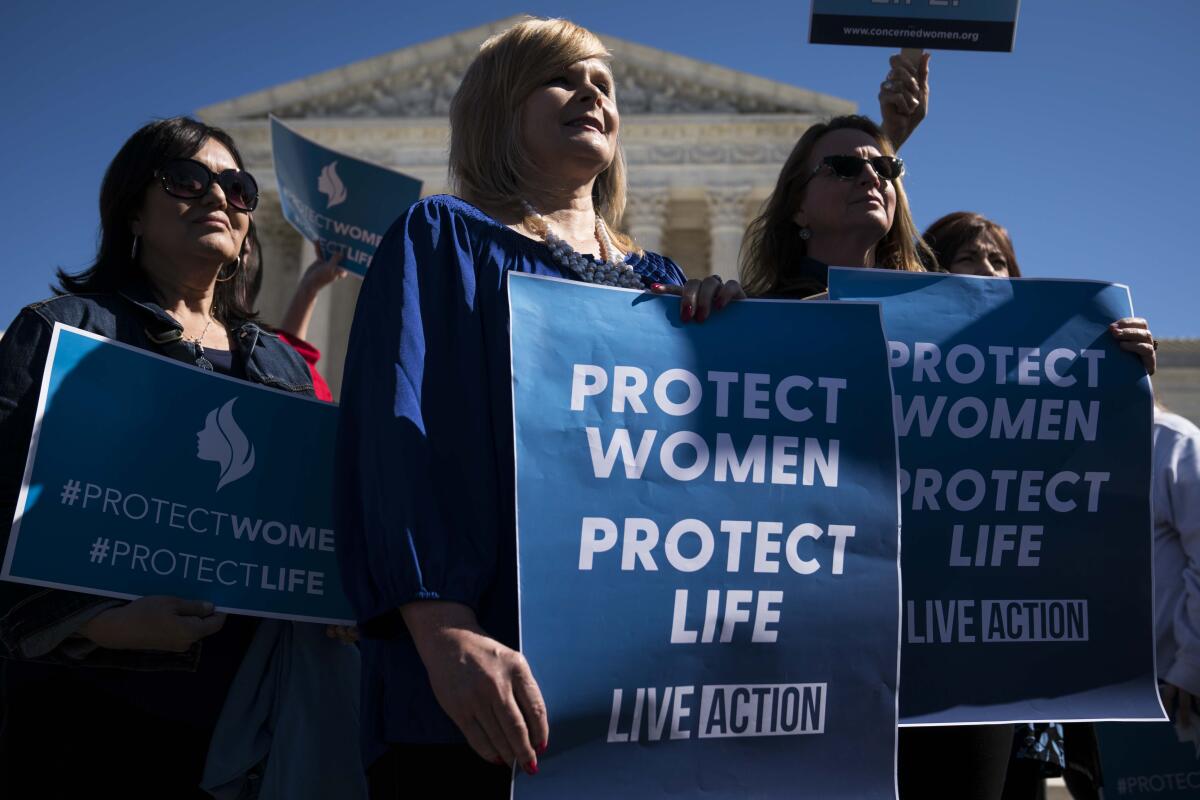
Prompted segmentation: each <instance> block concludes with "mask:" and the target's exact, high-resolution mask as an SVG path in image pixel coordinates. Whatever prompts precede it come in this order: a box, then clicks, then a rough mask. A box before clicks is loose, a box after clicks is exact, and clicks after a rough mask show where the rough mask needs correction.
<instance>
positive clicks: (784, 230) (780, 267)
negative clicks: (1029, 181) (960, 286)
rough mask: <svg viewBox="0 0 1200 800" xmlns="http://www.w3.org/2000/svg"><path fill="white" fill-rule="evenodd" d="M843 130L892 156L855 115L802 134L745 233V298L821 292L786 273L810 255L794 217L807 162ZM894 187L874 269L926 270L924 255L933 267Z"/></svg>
mask: <svg viewBox="0 0 1200 800" xmlns="http://www.w3.org/2000/svg"><path fill="white" fill-rule="evenodd" d="M843 129H851V130H858V131H862V132H863V133H865V134H867V135H868V136H870V137H871V138H872V139H874V140H875V142H876V144H877V145H878V147H879V152H881V153H883V154H884V155H888V156H891V155H895V154H896V149H895V148H894V147H892V143H891V142H890V141H889V140H888V138H887V137H886V136H885V135H884V134H883V131H882V130H880V128H879V126H878V125H876V124H875V123H874V122H872V121H871V120H870V119H868V118H866V117H862V116H859V115H857V114H848V115H846V116H842V117H834V118H833V119H831V120H829V121H828V122H824V123H818V124H816V125H813V126H812V127H811V128H809V129H808V130H806V131H805V132H804V135H803V136H801V137H800V141H798V142H796V146H795V147H794V148H792V152H791V155H789V156H788V159H787V161H786V162H784V165H783V169H782V170H780V172H779V180H778V181H777V182H776V183H775V190H774V191H773V192H771V196H770V197H769V198H767V203H766V206H765V208H764V210H763V212H762V213H761V214H759V215H758V216H757V217H755V219H754V221H753V222H751V223H750V226H749V227H748V228H747V229H746V238H745V241H744V244H743V246H742V252H741V275H742V286H743V288H744V289H745V291H746V294H747V295H749V296H751V297H756V296H761V295H768V294H782V293H786V292H791V293H796V292H797V291H807V292H808V293H809V294H816V293H818V292H823V291H825V289H826V287H824V286H816V285H815V284H813V285H805V284H803V281H798V280H796V279H795V278H794V277H793V276H791V275H789V271H790V270H791V269H794V268H795V265H796V264H797V263H798V262H799V261H800V259H801V258H804V256H806V255H807V253H808V248H807V246H806V245H805V242H804V240H803V239H801V238H800V236H799V229H798V227H797V226H796V223H795V221H794V220H793V219H792V217H793V215H794V214H795V213H796V209H797V208H799V206H800V199H801V197H802V196H803V193H804V187H805V186H806V185H807V183H808V179H809V177H810V176H811V174H812V166H811V165H810V164H809V163H808V160H809V157H810V156H811V155H812V151H813V148H815V147H816V144H817V141H818V140H819V139H820V138H821V137H822V136H824V135H825V134H827V133H829V132H830V131H836V130H843ZM892 185H893V186H895V188H896V214H895V216H894V218H893V220H892V227H891V228H890V229H889V230H888V232H887V233H885V234H884V235H883V238H882V239H880V241H879V243H878V244H877V245H876V246H875V266H876V267H878V268H880V269H898V270H906V271H908V272H924V271H925V267H924V266H922V256H926V257H928V258H929V259H930V261H929V262H928V263H932V257H933V254H932V252H930V250H929V248H928V246H926V244H925V243H924V242H923V241H922V240H921V237H920V236H919V235H918V233H917V226H916V225H915V224H913V220H912V214H911V213H910V211H909V209H908V197H907V195H905V193H904V185H903V183H902V182H901V181H900V180H899V179H897V180H895V181H893V182H892Z"/></svg>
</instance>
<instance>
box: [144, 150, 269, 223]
mask: <svg viewBox="0 0 1200 800" xmlns="http://www.w3.org/2000/svg"><path fill="white" fill-rule="evenodd" d="M154 176H155V177H156V178H158V179H159V180H160V181H161V182H162V188H163V191H164V192H166V193H167V194H169V195H171V196H172V197H178V198H180V199H182V200H195V199H197V198H200V197H204V195H206V194H208V190H209V188H210V187H211V186H212V185H213V182H214V181H215V182H216V183H217V185H218V186H220V187H221V191H222V192H224V193H225V199H226V201H228V203H229V205H231V206H233V207H234V208H236V209H237V210H238V211H253V210H254V209H255V207H256V206H257V205H258V181H256V180H254V176H253V175H251V174H250V173H249V172H246V171H245V170H240V169H227V170H225V171H224V172H221V173H216V172H213V171H212V170H211V169H209V168H208V167H206V166H205V165H204V164H201V163H200V162H199V161H196V160H194V159H191V158H176V159H174V160H172V161H168V162H167V164H166V165H165V166H163V167H162V168H160V169H158V170H156V171H155V173H154Z"/></svg>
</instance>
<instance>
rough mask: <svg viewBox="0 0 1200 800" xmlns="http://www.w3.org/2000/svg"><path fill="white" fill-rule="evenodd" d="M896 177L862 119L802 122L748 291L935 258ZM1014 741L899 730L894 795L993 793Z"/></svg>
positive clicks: (752, 247) (1127, 343) (750, 253)
mask: <svg viewBox="0 0 1200 800" xmlns="http://www.w3.org/2000/svg"><path fill="white" fill-rule="evenodd" d="M903 175H904V163H903V162H902V161H901V160H900V159H899V158H897V157H896V155H895V150H894V148H893V147H892V144H891V142H890V141H889V140H888V138H887V137H886V136H885V135H884V134H883V132H882V131H881V130H880V128H879V127H878V126H877V125H876V124H875V123H874V122H872V121H871V120H870V119H867V118H866V117H861V116H854V115H851V116H843V117H835V118H834V119H831V120H830V121H829V122H827V123H822V124H817V125H814V126H812V127H811V128H809V129H808V130H807V131H805V133H804V135H803V136H801V137H800V140H799V141H798V142H797V143H796V146H795V148H794V149H793V150H792V153H791V155H789V156H788V160H787V161H786V162H785V163H784V166H783V169H782V170H781V171H780V174H779V180H778V182H777V183H776V185H775V189H774V191H773V192H772V194H771V196H770V197H769V198H768V199H767V202H766V205H765V208H764V211H763V213H762V214H761V215H759V216H758V217H757V218H755V220H754V221H753V222H751V224H750V227H749V229H748V230H747V232H746V239H745V243H744V245H743V250H742V262H741V268H742V279H743V282H744V285H745V288H746V292H747V293H748V294H749V295H750V296H752V297H753V296H772V297H790V298H796V299H803V298H809V297H816V296H820V295H822V294H823V293H825V292H826V291H827V290H828V285H829V284H828V280H829V266H830V265H836V266H841V267H866V268H876V269H895V270H905V271H910V272H923V271H925V267H924V266H923V264H936V263H937V259H936V257H935V255H934V253H933V251H932V250H931V249H930V247H929V245H927V244H926V243H925V242H924V241H923V240H922V239H921V238H920V237H919V236H918V235H917V230H916V227H915V226H914V224H913V220H912V215H911V213H910V212H909V208H908V201H907V198H906V196H905V193H904V187H903V184H902V183H901V178H902V177H903ZM1013 261H1014V264H1015V259H1014V260H1013ZM1137 323H1141V326H1144V321H1141V320H1118V321H1117V322H1115V323H1113V326H1112V328H1111V332H1112V334H1113V336H1114V337H1115V338H1117V339H1118V340H1119V341H1120V342H1121V347H1122V348H1124V349H1127V350H1130V351H1132V352H1134V353H1136V354H1137V355H1138V356H1140V357H1141V358H1142V359H1143V362H1144V363H1145V364H1146V368H1147V370H1148V371H1150V372H1153V371H1154V350H1153V347H1152V344H1151V342H1152V338H1151V336H1150V332H1149V330H1147V329H1145V328H1144V327H1141V326H1139V325H1138V324H1137ZM1012 745H1013V735H1012V728H1011V727H1008V726H1005V725H991V726H987V725H977V726H954V727H945V728H909V729H904V730H902V731H901V732H900V746H899V787H900V796H901V798H906V799H908V798H911V799H912V800H916V799H917V798H927V797H951V796H952V797H955V798H964V800H975V799H977V798H978V799H979V800H984V799H986V800H999V798H1000V797H1001V793H1002V792H1003V789H1004V779H1005V772H1006V769H1007V765H1008V761H1009V755H1010V753H1011V751H1012Z"/></svg>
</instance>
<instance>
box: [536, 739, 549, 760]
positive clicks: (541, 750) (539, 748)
mask: <svg viewBox="0 0 1200 800" xmlns="http://www.w3.org/2000/svg"><path fill="white" fill-rule="evenodd" d="M549 746H550V742H549V741H545V742H542V743H541V744H539V745H538V746H537V754H538V755H539V756H540V755H541V754H542V753H544V752H546V748H547V747H549Z"/></svg>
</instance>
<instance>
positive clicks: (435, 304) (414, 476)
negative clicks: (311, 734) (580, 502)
mask: <svg viewBox="0 0 1200 800" xmlns="http://www.w3.org/2000/svg"><path fill="white" fill-rule="evenodd" d="M631 264H632V266H633V267H634V269H635V270H636V271H637V272H638V273H639V274H640V275H642V276H643V277H644V278H645V279H646V281H647V283H650V282H658V283H664V284H674V285H679V284H682V283H683V282H684V281H685V278H684V276H683V273H682V272H681V271H680V269H679V267H678V266H676V265H675V263H674V262H672V261H671V260H670V259H667V258H664V257H663V256H660V255H658V254H656V253H645V254H644V255H642V256H640V257H637V258H636V260H634V261H631ZM509 270H515V271H517V272H531V273H534V274H538V275H552V276H555V277H565V278H571V277H574V276H573V275H570V274H565V273H564V272H563V271H562V270H561V269H560V268H559V267H558V265H557V263H556V262H555V261H554V259H553V257H552V256H551V254H550V250H549V248H547V247H546V245H545V244H543V243H542V242H539V241H535V240H532V239H529V238H527V237H525V236H522V235H521V234H519V233H517V232H516V231H514V230H512V229H511V228H508V227H507V226H505V225H502V224H500V223H499V222H497V221H496V220H494V219H492V218H491V217H489V216H487V215H486V214H484V213H483V212H482V211H480V210H479V209H477V208H475V207H474V206H472V205H470V204H468V203H466V202H464V201H462V200H459V199H458V198H455V197H450V196H448V195H439V196H435V197H430V198H427V199H425V200H422V201H420V202H419V203H417V204H416V205H414V206H413V207H412V208H411V209H409V210H408V212H406V213H405V214H404V215H403V216H402V217H400V219H398V220H397V221H396V223H395V224H393V225H392V227H391V229H390V230H389V231H388V233H387V235H386V236H384V238H383V241H382V242H381V244H380V246H379V249H378V251H377V252H376V254H375V257H374V259H373V261H372V264H371V269H370V270H369V271H368V273H367V277H366V279H365V281H364V282H363V287H362V292H361V294H360V296H359V300H358V308H357V310H356V312H355V315H354V326H353V328H352V329H351V333H350V343H349V349H348V353H347V356H346V367H345V373H344V376H343V380H342V401H341V423H340V428H339V431H338V449H337V460H338V465H337V476H338V477H337V484H336V500H337V514H338V520H337V522H338V539H337V541H338V556H339V559H340V562H341V571H342V579H343V582H344V585H345V587H346V591H347V594H348V596H349V599H350V601H351V603H352V604H353V605H354V608H355V611H356V613H357V616H358V619H359V622H360V626H361V627H362V629H363V633H364V639H363V641H362V650H363V707H362V713H363V723H364V734H365V735H364V746H365V748H366V752H365V753H364V755H365V757H366V759H367V763H370V762H371V761H373V760H374V759H375V758H376V757H378V756H379V755H381V754H382V752H383V749H384V747H385V746H386V745H387V744H398V743H410V742H460V741H463V738H462V736H461V735H460V734H459V732H458V729H457V728H456V727H455V726H454V723H452V722H451V721H450V719H449V717H447V716H446V715H445V714H444V713H443V712H442V710H441V708H440V707H439V706H438V703H437V700H435V699H434V696H433V691H432V690H431V688H430V686H429V680H428V678H427V676H426V673H425V668H424V665H423V664H422V663H421V660H420V658H419V656H418V655H417V652H416V649H415V647H414V645H413V642H412V639H411V638H410V637H409V635H408V632H407V630H406V629H405V627H404V625H403V622H402V621H401V620H400V618H399V614H398V612H397V608H398V607H399V606H401V605H403V604H405V603H409V602H412V601H414V600H422V599H439V600H449V601H454V602H458V603H464V604H466V605H468V606H470V607H471V608H472V609H474V610H475V613H476V615H477V616H478V618H479V622H480V625H482V627H483V629H484V630H486V631H487V632H488V634H489V635H491V636H492V637H494V638H495V639H497V640H499V641H501V642H503V643H504V644H506V645H508V646H509V647H513V648H515V647H517V644H518V637H517V570H516V531H515V523H514V519H515V516H514V514H515V512H514V503H515V498H514V493H515V486H514V477H513V432H512V386H511V381H512V376H511V360H510V355H509V339H508V297H507V290H508V287H507V281H506V279H505V273H506V272H508V271H509ZM546 346H547V347H553V346H554V343H553V342H547V343H546Z"/></svg>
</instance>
